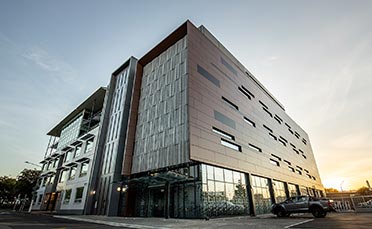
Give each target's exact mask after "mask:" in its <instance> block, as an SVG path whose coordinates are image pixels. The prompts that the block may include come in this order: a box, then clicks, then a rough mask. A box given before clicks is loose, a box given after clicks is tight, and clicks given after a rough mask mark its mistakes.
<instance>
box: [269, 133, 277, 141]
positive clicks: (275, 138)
mask: <svg viewBox="0 0 372 229" xmlns="http://www.w3.org/2000/svg"><path fill="white" fill-rule="evenodd" d="M269 136H270V137H271V138H272V139H274V140H275V141H276V140H277V137H276V136H275V135H273V134H272V133H269Z"/></svg>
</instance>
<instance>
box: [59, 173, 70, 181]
mask: <svg viewBox="0 0 372 229" xmlns="http://www.w3.org/2000/svg"><path fill="white" fill-rule="evenodd" d="M67 172H68V171H67V170H62V171H61V175H60V176H59V183H63V182H65V181H66V175H67Z"/></svg>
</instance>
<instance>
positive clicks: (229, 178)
mask: <svg viewBox="0 0 372 229" xmlns="http://www.w3.org/2000/svg"><path fill="white" fill-rule="evenodd" d="M201 167H202V183H203V195H202V197H203V205H204V208H203V215H204V217H218V216H226V215H248V214H249V208H248V197H247V189H246V180H245V175H244V173H240V172H235V171H232V170H229V169H222V168H218V167H215V166H210V165H204V164H203V165H202V166H201Z"/></svg>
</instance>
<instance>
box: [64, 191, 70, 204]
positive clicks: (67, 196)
mask: <svg viewBox="0 0 372 229" xmlns="http://www.w3.org/2000/svg"><path fill="white" fill-rule="evenodd" d="M70 199H71V189H67V190H66V191H65V197H64V198H63V203H64V204H68V203H69V202H70Z"/></svg>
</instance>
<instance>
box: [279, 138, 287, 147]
mask: <svg viewBox="0 0 372 229" xmlns="http://www.w3.org/2000/svg"><path fill="white" fill-rule="evenodd" d="M278 141H279V142H280V143H282V145H283V146H287V143H285V142H284V141H283V139H281V138H279V139H278Z"/></svg>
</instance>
